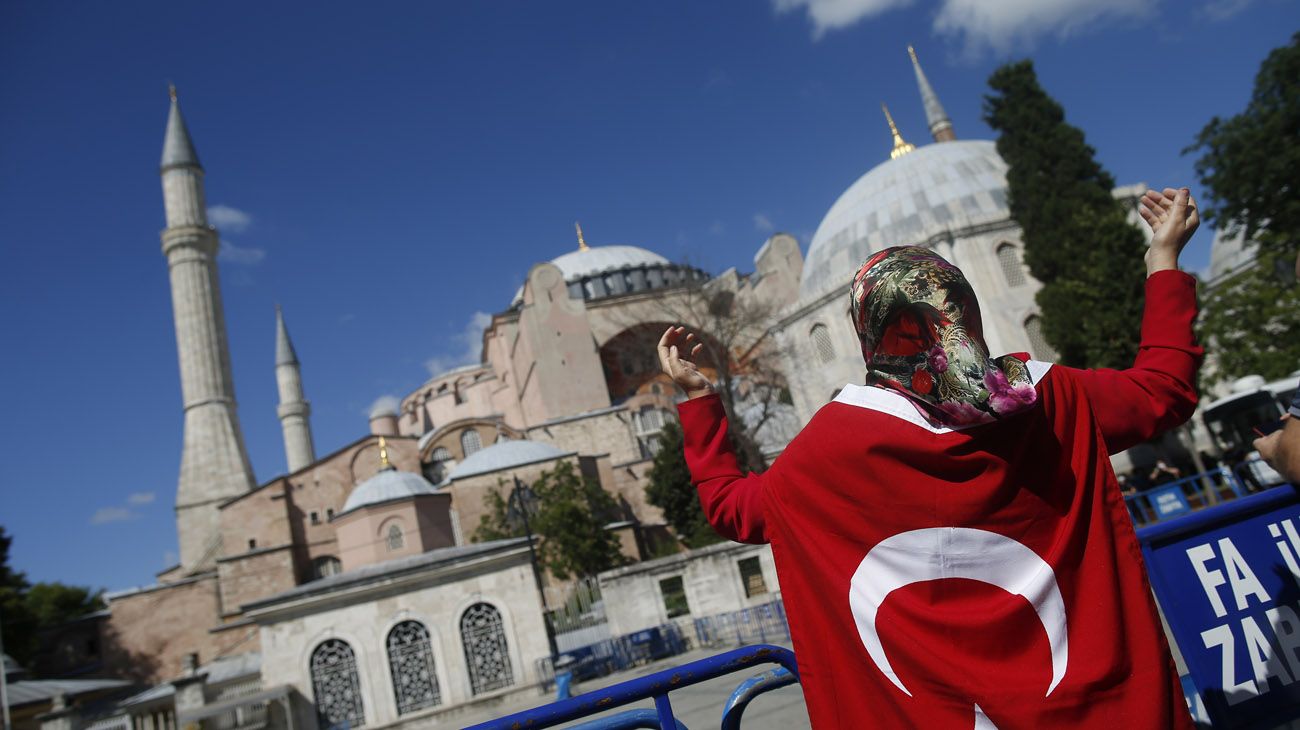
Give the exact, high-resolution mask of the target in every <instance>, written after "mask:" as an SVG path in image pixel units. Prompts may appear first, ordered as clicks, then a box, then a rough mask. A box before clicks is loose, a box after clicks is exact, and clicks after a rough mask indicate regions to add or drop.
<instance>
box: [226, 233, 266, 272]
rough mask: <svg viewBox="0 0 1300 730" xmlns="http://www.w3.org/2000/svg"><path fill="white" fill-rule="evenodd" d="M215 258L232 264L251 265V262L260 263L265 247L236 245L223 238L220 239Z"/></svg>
mask: <svg viewBox="0 0 1300 730" xmlns="http://www.w3.org/2000/svg"><path fill="white" fill-rule="evenodd" d="M217 258H219V259H221V260H222V261H229V262H230V263H232V264H246V265H248V266H252V265H253V264H257V263H261V261H262V259H264V258H266V249H262V248H256V247H253V246H249V247H247V248H245V247H243V246H236V245H235V244H233V243H231V242H230V241H227V240H226V239H224V238H223V239H221V248H220V249H218V251H217Z"/></svg>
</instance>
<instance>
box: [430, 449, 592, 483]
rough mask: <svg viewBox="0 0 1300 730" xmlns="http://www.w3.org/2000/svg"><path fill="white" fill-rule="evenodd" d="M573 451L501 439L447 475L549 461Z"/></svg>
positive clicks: (460, 475)
mask: <svg viewBox="0 0 1300 730" xmlns="http://www.w3.org/2000/svg"><path fill="white" fill-rule="evenodd" d="M571 453H573V452H571V451H569V452H566V451H560V450H559V449H557V448H555V447H554V446H552V445H550V444H544V443H542V442H540V441H502V442H500V443H496V444H493V445H491V446H489V447H487V448H486V449H479V450H478V451H475V452H474V453H473V454H470V455H469V457H468V458H466V459H465V460H464V461H462V462H460V463H459V464H457V465H456V466H455V468H453V469H452V470H451V472H450V473H449V474H448V475H447V479H448V480H449V481H454V480H456V479H464V478H465V477H472V476H475V475H477V474H488V473H491V472H494V471H500V470H502V469H509V468H511V467H515V466H523V465H525V464H536V463H537V462H539V461H550V460H551V459H556V458H559V457H561V456H567V455H569V454H571Z"/></svg>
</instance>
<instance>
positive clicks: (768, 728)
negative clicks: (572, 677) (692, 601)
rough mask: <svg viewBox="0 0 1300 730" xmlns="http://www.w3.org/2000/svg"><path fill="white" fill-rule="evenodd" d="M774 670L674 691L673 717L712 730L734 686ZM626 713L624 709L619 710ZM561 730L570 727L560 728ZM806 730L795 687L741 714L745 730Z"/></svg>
mask: <svg viewBox="0 0 1300 730" xmlns="http://www.w3.org/2000/svg"><path fill="white" fill-rule="evenodd" d="M715 653H717V652H716V651H713V650H701V651H692V652H687V653H686V654H682V655H681V656H677V657H673V658H671V659H666V660H664V661H660V662H656V663H654V664H648V665H646V666H644V667H637V668H635V669H629V670H627V671H625V672H618V673H616V674H612V675H610V676H608V677H605V678H603V679H600V680H593V681H591V682H584V683H583V684H582V685H581V686H580V687H578V688H577V691H578V692H590V691H592V690H596V689H599V688H601V687H606V686H609V685H611V684H615V683H618V682H623V681H626V680H629V679H634V678H636V677H641V676H645V675H647V674H650V673H652V672H657V671H659V670H661V669H667V668H669V667H673V666H676V665H678V664H684V663H686V662H689V661H694V660H696V659H703V658H704V657H706V656H709V655H711V654H715ZM774 666H776V665H775V664H767V665H763V666H762V667H761V668H757V669H755V670H753V671H750V672H737V673H735V674H729V675H726V676H724V677H719V678H717V679H713V680H709V681H707V682H701V683H700V684H696V685H692V686H690V687H683V688H682V689H679V690H674V691H673V692H672V694H670V695H669V699H670V700H671V701H672V703H673V713H674V714H676V715H677V718H678V719H679V720H681V721H682V723H683V724H685V725H686V727H687V728H689V729H690V730H701V729H703V728H716V727H718V723H719V721H720V720H721V719H722V703H723V702H725V701H726V700H727V697H729V696H731V692H732V690H734V689H735V688H736V685H738V684H740V683H741V682H743V681H744V680H745V679H748V678H749V677H752V676H754V675H755V674H758V673H759V672H760V671H762V670H763V669H767V668H771V667H774ZM547 701H549V698H546V697H535V698H532V700H531V701H521V702H519V703H516V704H514V705H510V706H508V707H503V708H500V710H498V711H494V712H493V713H492V714H491V715H483V716H474V717H465V718H458V719H459V720H460V722H462V723H463V724H465V725H472V724H474V723H478V722H484V721H486V720H490V719H492V718H493V717H499V716H501V715H508V714H511V713H514V712H519V711H520V710H526V709H528V708H530V707H536V706H538V705H541V704H545V703H546V702H547ZM631 707H648V708H653V707H654V702H652V701H649V700H647V701H645V702H641V703H638V704H636V705H631ZM623 709H627V708H623ZM562 727H570V725H564V726H562ZM806 727H808V713H807V711H806V710H805V709H804V704H803V693H802V692H801V691H800V690H799V686H798V685H791V686H789V687H782V688H780V689H777V690H773V691H771V692H768V693H767V694H764V695H761V696H760V697H759V698H758V699H756V700H754V701H753V702H752V703H750V705H749V708H748V709H746V710H745V723H744V729H745V730H799V729H800V728H806Z"/></svg>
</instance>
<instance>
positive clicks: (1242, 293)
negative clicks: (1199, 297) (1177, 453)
mask: <svg viewBox="0 0 1300 730" xmlns="http://www.w3.org/2000/svg"><path fill="white" fill-rule="evenodd" d="M1261 238H1262V239H1264V240H1265V241H1268V244H1265V243H1263V242H1261V243H1260V244H1258V249H1259V250H1258V254H1257V255H1258V258H1257V259H1256V260H1255V264H1254V265H1253V266H1250V267H1248V268H1246V269H1244V270H1242V271H1238V272H1236V273H1234V274H1232V275H1230V276H1228V277H1227V278H1226V279H1224V280H1223V281H1220V282H1218V283H1216V285H1215V286H1214V287H1212V288H1209V289H1208V290H1207V291H1206V292H1205V293H1204V295H1203V298H1204V303H1203V308H1202V313H1203V314H1202V318H1201V337H1202V339H1203V340H1205V341H1206V342H1210V343H1213V353H1214V357H1213V358H1212V359H1211V367H1210V368H1209V369H1208V371H1207V372H1206V373H1205V376H1204V377H1205V381H1206V383H1207V384H1211V385H1212V384H1214V383H1216V382H1219V381H1222V380H1227V379H1229V378H1233V377H1240V376H1242V375H1248V374H1256V375H1262V376H1264V378H1265V379H1268V380H1276V379H1278V378H1282V377H1285V376H1286V375H1287V374H1288V373H1290V372H1292V371H1294V370H1295V369H1296V368H1297V367H1300V340H1297V339H1296V337H1295V333H1296V331H1297V324H1300V287H1297V286H1296V283H1295V276H1294V272H1290V274H1291V275H1290V276H1287V275H1286V269H1289V268H1291V267H1293V266H1294V265H1295V261H1296V255H1297V253H1300V245H1297V239H1294V238H1293V239H1291V241H1290V242H1289V243H1290V245H1289V246H1288V245H1284V244H1283V243H1281V242H1278V241H1276V240H1269V239H1272V238H1273V236H1271V235H1269V234H1265V235H1263V236H1261Z"/></svg>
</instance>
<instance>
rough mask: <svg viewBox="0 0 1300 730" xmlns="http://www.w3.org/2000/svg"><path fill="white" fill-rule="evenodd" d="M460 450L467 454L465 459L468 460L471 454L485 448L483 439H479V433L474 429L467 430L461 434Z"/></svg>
mask: <svg viewBox="0 0 1300 730" xmlns="http://www.w3.org/2000/svg"><path fill="white" fill-rule="evenodd" d="M460 448H461V451H464V452H465V458H467V459H468V458H469V456H470V454H473V453H474V452H475V451H478V450H479V449H481V448H483V439H481V438H479V435H478V431H475V430H474V429H472V428H467V429H465V430H464V431H463V432H462V433H461V434H460Z"/></svg>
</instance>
